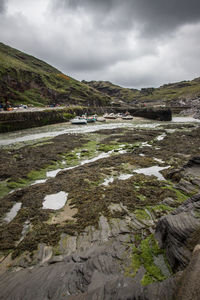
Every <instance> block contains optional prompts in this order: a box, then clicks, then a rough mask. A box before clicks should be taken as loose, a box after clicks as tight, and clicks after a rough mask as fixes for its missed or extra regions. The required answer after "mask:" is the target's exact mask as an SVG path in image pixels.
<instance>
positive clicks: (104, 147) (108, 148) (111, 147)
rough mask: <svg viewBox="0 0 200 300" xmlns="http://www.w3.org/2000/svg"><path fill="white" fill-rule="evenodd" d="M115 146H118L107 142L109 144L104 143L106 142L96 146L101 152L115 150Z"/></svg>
mask: <svg viewBox="0 0 200 300" xmlns="http://www.w3.org/2000/svg"><path fill="white" fill-rule="evenodd" d="M117 148H119V145H116V144H113V145H112V144H109V145H106V144H99V145H98V146H97V150H98V151H102V152H109V151H112V150H117Z"/></svg>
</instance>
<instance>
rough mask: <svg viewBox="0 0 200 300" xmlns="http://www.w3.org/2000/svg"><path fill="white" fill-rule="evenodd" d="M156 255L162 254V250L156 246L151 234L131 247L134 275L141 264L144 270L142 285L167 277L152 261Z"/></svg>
mask: <svg viewBox="0 0 200 300" xmlns="http://www.w3.org/2000/svg"><path fill="white" fill-rule="evenodd" d="M158 255H163V256H164V251H163V250H161V249H160V248H159V247H158V244H157V241H156V240H155V238H154V236H153V235H150V236H149V237H147V238H146V239H144V240H142V241H141V243H140V245H139V246H138V247H135V246H134V247H133V249H132V268H133V273H132V274H131V276H135V275H136V273H137V271H138V270H139V268H140V267H141V266H143V267H144V268H145V270H146V273H145V275H144V277H143V278H142V280H141V284H142V285H148V284H150V283H153V282H156V281H163V280H164V279H166V278H167V277H166V276H165V275H163V273H162V271H161V270H160V269H159V268H158V266H156V265H155V263H154V257H157V256H158Z"/></svg>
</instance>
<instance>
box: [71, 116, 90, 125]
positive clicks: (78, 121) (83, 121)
mask: <svg viewBox="0 0 200 300" xmlns="http://www.w3.org/2000/svg"><path fill="white" fill-rule="evenodd" d="M70 122H71V124H77V125H81V124H87V120H86V119H85V118H83V117H78V116H77V117H75V118H74V119H72V120H70Z"/></svg>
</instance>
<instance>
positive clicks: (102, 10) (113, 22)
mask: <svg viewBox="0 0 200 300" xmlns="http://www.w3.org/2000/svg"><path fill="white" fill-rule="evenodd" d="M52 1H53V9H55V10H56V9H62V10H80V9H82V10H83V11H85V12H86V13H88V14H90V16H91V17H92V18H93V21H94V24H95V25H96V26H99V27H100V26H103V29H104V30H105V27H107V30H109V27H112V29H113V30H120V28H121V29H122V30H128V29H130V28H132V27H136V28H138V29H139V31H141V32H142V33H143V34H144V33H145V34H146V35H150V36H152V35H158V34H160V33H161V34H162V33H166V32H170V31H171V30H174V29H176V28H177V27H179V26H181V25H183V24H187V23H194V22H198V21H199V20H200V2H199V1H198V0H190V1H188V0H176V1H175V0H168V1H166V0H152V1H149V0H124V1H121V0H101V1H99V0H84V1H83V0H52ZM104 25H105V26H104Z"/></svg>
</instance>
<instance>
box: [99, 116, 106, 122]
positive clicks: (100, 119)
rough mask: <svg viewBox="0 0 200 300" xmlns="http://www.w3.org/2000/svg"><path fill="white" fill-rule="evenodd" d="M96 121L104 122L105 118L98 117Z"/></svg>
mask: <svg viewBox="0 0 200 300" xmlns="http://www.w3.org/2000/svg"><path fill="white" fill-rule="evenodd" d="M97 122H106V119H105V118H104V117H98V118H97Z"/></svg>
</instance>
